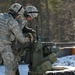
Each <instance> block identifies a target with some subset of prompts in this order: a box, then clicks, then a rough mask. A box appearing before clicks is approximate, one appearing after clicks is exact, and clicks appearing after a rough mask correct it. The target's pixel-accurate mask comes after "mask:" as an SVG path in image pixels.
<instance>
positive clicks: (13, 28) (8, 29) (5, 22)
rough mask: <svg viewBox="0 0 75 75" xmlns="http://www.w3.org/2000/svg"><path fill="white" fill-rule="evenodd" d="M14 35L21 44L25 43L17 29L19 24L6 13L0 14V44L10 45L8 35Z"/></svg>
mask: <svg viewBox="0 0 75 75" xmlns="http://www.w3.org/2000/svg"><path fill="white" fill-rule="evenodd" d="M12 33H13V34H14V35H15V37H16V38H17V39H18V41H20V42H21V43H25V38H24V36H23V34H22V31H21V29H20V27H19V23H18V22H17V21H16V20H15V19H14V18H13V17H12V15H11V14H8V13H0V42H3V43H5V44H9V43H11V40H10V38H9V37H10V35H11V34H12Z"/></svg>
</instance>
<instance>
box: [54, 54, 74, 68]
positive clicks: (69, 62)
mask: <svg viewBox="0 0 75 75" xmlns="http://www.w3.org/2000/svg"><path fill="white" fill-rule="evenodd" d="M53 66H71V67H75V55H70V56H65V57H61V58H57V61H55V62H54V64H53Z"/></svg>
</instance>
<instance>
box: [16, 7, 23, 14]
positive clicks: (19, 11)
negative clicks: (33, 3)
mask: <svg viewBox="0 0 75 75" xmlns="http://www.w3.org/2000/svg"><path fill="white" fill-rule="evenodd" d="M21 9H22V6H21V7H20V9H19V10H18V11H17V12H16V13H17V14H18V13H19V12H20V10H21Z"/></svg>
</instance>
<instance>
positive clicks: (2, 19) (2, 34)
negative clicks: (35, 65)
mask: <svg viewBox="0 0 75 75" xmlns="http://www.w3.org/2000/svg"><path fill="white" fill-rule="evenodd" d="M12 33H13V34H14V35H15V37H16V38H17V40H18V41H20V42H21V43H25V38H24V36H23V34H22V31H21V29H20V27H19V24H18V22H17V21H16V20H15V19H14V18H13V17H12V16H11V15H10V14H7V13H0V53H1V57H2V59H3V62H4V65H5V75H15V71H16V70H15V66H14V64H15V62H14V60H15V59H14V54H13V52H12V49H11V40H10V38H9V37H10V35H11V34H12Z"/></svg>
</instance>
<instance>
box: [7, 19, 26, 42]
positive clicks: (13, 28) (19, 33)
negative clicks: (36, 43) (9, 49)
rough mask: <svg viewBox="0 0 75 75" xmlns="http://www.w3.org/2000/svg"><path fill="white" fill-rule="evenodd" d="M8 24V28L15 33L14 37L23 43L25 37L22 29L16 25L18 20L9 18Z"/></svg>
mask: <svg viewBox="0 0 75 75" xmlns="http://www.w3.org/2000/svg"><path fill="white" fill-rule="evenodd" d="M8 26H9V28H10V30H11V31H12V33H13V34H14V35H15V37H16V38H17V39H18V41H20V42H21V43H25V42H26V40H25V37H24V36H23V34H22V31H21V29H20V27H19V25H18V22H17V21H15V20H10V21H9V22H8Z"/></svg>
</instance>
